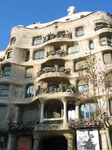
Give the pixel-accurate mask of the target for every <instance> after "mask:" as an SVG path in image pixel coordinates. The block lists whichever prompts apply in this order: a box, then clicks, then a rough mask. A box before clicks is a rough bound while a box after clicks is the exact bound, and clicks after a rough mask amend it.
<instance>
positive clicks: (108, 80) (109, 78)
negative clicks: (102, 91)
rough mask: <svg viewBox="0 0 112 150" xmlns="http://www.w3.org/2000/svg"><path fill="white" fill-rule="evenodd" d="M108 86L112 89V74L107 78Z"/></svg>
mask: <svg viewBox="0 0 112 150" xmlns="http://www.w3.org/2000/svg"><path fill="white" fill-rule="evenodd" d="M106 85H107V86H108V87H112V72H111V73H109V74H108V75H107V76H106Z"/></svg>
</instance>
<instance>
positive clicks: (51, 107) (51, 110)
mask: <svg viewBox="0 0 112 150" xmlns="http://www.w3.org/2000/svg"><path fill="white" fill-rule="evenodd" d="M62 107H63V106H62V102H59V101H56V100H54V101H48V102H46V104H45V111H44V117H45V118H61V110H62Z"/></svg>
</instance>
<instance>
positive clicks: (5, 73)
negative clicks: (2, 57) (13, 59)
mask: <svg viewBox="0 0 112 150" xmlns="http://www.w3.org/2000/svg"><path fill="white" fill-rule="evenodd" d="M10 73H11V66H10V65H7V66H4V68H3V73H2V76H10Z"/></svg>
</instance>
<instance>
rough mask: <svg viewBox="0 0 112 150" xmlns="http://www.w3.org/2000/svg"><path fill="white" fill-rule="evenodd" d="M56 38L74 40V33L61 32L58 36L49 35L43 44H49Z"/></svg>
mask: <svg viewBox="0 0 112 150" xmlns="http://www.w3.org/2000/svg"><path fill="white" fill-rule="evenodd" d="M55 38H72V33H71V32H69V31H66V32H60V33H58V34H51V33H49V34H47V35H46V36H45V37H43V42H47V41H49V40H51V39H55Z"/></svg>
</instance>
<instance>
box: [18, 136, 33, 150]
mask: <svg viewBox="0 0 112 150" xmlns="http://www.w3.org/2000/svg"><path fill="white" fill-rule="evenodd" d="M32 149H33V138H32V136H30V135H21V136H19V137H18V138H17V148H16V150H32Z"/></svg>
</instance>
